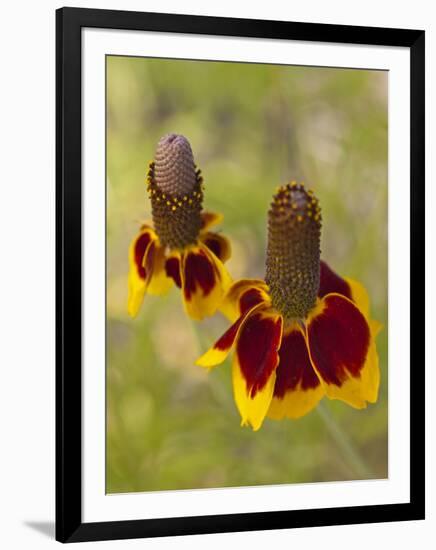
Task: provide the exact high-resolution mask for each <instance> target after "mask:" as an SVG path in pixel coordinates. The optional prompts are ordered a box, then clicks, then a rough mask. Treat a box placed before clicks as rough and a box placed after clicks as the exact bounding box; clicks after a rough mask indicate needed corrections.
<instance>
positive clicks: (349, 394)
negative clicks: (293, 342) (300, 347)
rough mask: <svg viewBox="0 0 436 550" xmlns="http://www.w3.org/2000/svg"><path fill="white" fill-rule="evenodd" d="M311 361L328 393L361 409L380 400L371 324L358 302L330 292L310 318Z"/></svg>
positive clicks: (378, 375) (309, 343) (309, 344)
mask: <svg viewBox="0 0 436 550" xmlns="http://www.w3.org/2000/svg"><path fill="white" fill-rule="evenodd" d="M307 340H308V347H309V354H310V359H311V362H312V365H313V367H314V369H315V371H316V373H317V374H318V376H319V378H320V380H321V382H322V384H323V386H324V388H325V391H326V395H327V396H328V397H329V398H330V399H340V400H342V401H345V402H346V403H348V404H349V405H351V406H353V407H355V408H358V409H362V408H365V407H366V405H367V402H370V403H374V402H375V401H376V400H377V395H378V387H379V380H380V373H379V366H378V355H377V349H376V345H375V341H374V336H373V334H372V331H371V328H370V326H369V325H368V322H367V320H366V319H365V317H364V315H363V314H362V313H361V311H360V310H359V309H358V308H357V307H356V305H355V304H354V303H353V302H352V301H351V300H349V299H348V298H345V297H344V296H342V295H339V294H327V295H326V296H325V297H324V298H323V299H322V300H321V302H320V303H319V304H318V306H317V307H316V308H315V310H314V311H313V313H312V314H311V315H310V316H309V319H308V322H307Z"/></svg>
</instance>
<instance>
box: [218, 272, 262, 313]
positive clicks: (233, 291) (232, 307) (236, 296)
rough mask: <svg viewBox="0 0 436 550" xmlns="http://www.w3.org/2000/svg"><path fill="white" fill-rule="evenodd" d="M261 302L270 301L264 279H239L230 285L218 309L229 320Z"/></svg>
mask: <svg viewBox="0 0 436 550" xmlns="http://www.w3.org/2000/svg"><path fill="white" fill-rule="evenodd" d="M261 302H264V303H265V304H266V305H269V304H270V302H271V301H270V297H269V296H268V287H267V285H266V283H265V281H262V280H260V279H241V280H239V281H236V282H235V283H233V284H232V285H231V286H230V288H229V290H228V291H227V293H226V295H225V297H224V300H223V301H222V303H221V305H220V308H219V309H220V311H221V312H222V313H223V314H224V315H225V316H226V317H227V318H228V319H230V321H235V320H236V319H238V317H239V316H240V315H242V313H244V312H245V311H247V310H248V309H250V308H251V307H253V306H255V305H256V304H260V303H261Z"/></svg>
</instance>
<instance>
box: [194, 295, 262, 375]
mask: <svg viewBox="0 0 436 550" xmlns="http://www.w3.org/2000/svg"><path fill="white" fill-rule="evenodd" d="M261 307H262V304H257V305H255V306H254V307H252V308H251V309H248V310H247V311H245V312H244V313H243V314H242V315H241V316H240V317H239V318H238V319H237V320H236V321H235V322H234V323H233V325H232V326H231V327H230V328H229V329H227V330H226V332H225V333H224V334H223V335H222V336H221V338H219V339H218V340H217V341H216V342H215V344H214V345H213V346H212V347H211V348H210V349H209V350H208V351H207V352H206V353H204V354H203V355H202V356H201V357H199V358H198V359H197V361H196V362H195V363H196V365H199V366H200V367H214V366H216V365H220V364H221V363H222V362H223V361H224V360H225V359H226V357H227V356H228V354H229V353H230V350H231V349H232V347H233V344H234V343H235V341H236V338H237V336H238V334H239V332H240V330H241V327H242V326H243V323H244V321H245V320H246V319H247V318H248V317H249V315H251V314H252V313H254V312H255V311H257V310H258V309H260V308H261Z"/></svg>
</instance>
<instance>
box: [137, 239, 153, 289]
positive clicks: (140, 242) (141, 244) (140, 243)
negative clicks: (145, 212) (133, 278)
mask: <svg viewBox="0 0 436 550" xmlns="http://www.w3.org/2000/svg"><path fill="white" fill-rule="evenodd" d="M150 241H151V235H150V233H142V234H141V235H140V236H139V237H138V238H137V239H136V242H135V249H134V257H135V264H136V269H137V271H138V275H139V277H141V279H145V278H146V275H147V273H146V268H145V267H144V265H143V261H144V254H145V251H146V250H147V246H148V245H149V244H150Z"/></svg>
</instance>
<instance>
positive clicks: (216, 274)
mask: <svg viewBox="0 0 436 550" xmlns="http://www.w3.org/2000/svg"><path fill="white" fill-rule="evenodd" d="M147 190H148V194H149V197H150V201H151V208H152V217H153V225H150V224H144V225H142V226H141V228H140V232H139V234H138V235H137V236H136V237H135V238H134V239H133V241H132V243H131V245H130V250H129V263H130V272H129V280H128V283H129V285H128V286H129V296H128V311H129V314H130V315H131V316H132V317H134V316H136V314H137V313H138V311H139V308H140V306H141V304H142V301H143V299H144V295H145V294H146V293H148V294H157V295H160V294H165V293H166V292H167V291H168V290H169V289H170V288H171V286H172V285H173V284H175V285H176V286H177V287H179V288H180V289H181V291H182V296H183V301H184V305H185V309H186V312H187V314H188V315H189V316H190V317H192V318H193V319H202V318H203V317H206V316H208V315H212V314H213V313H214V312H215V311H216V309H217V307H218V306H219V305H220V303H221V301H222V298H223V296H224V294H225V291H226V290H227V288H228V286H229V285H230V283H231V280H230V277H229V275H228V273H227V271H226V269H225V267H224V265H223V262H225V261H226V260H228V258H229V257H230V243H229V241H228V240H227V239H226V238H225V237H224V236H222V235H219V234H217V233H212V232H210V231H209V229H210V227H211V226H212V225H214V224H217V223H219V222H220V221H221V220H222V216H221V215H220V214H215V213H212V212H205V211H203V210H202V202H203V179H202V177H201V172H200V170H198V169H197V168H196V166H195V164H194V157H193V154H192V150H191V146H190V144H189V142H188V140H187V139H186V138H185V137H183V136H181V135H177V134H168V135H166V136H164V137H163V138H161V139H160V141H159V143H158V146H157V150H156V155H155V160H154V161H153V162H151V163H150V165H149V171H148V176H147Z"/></svg>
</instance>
